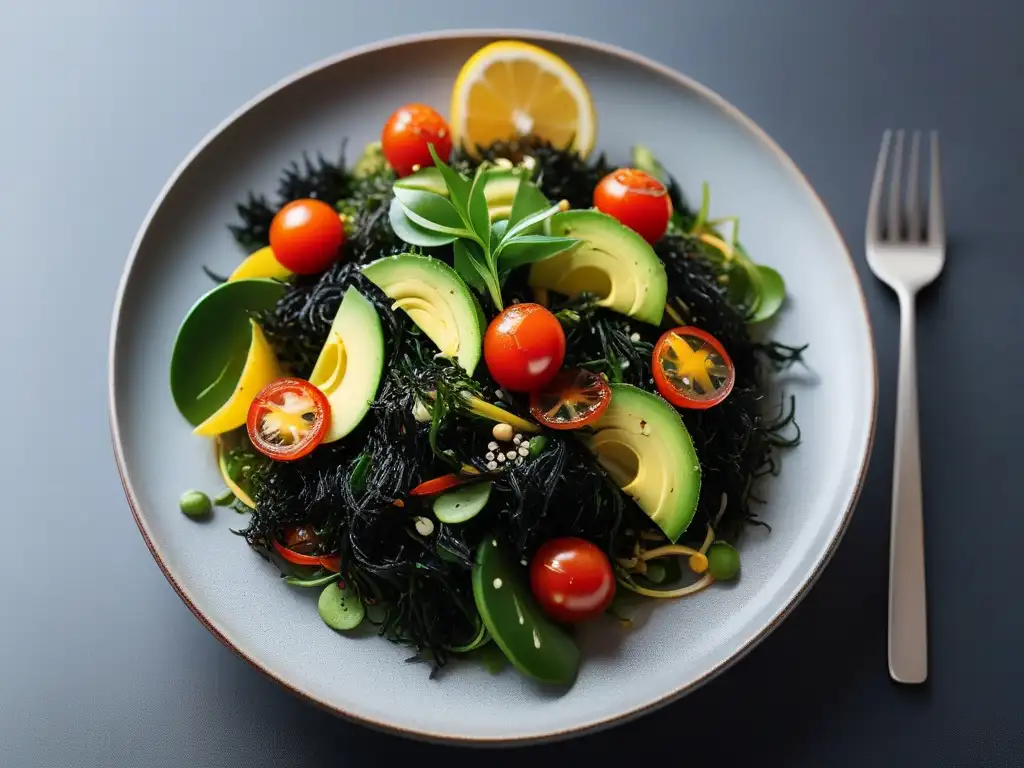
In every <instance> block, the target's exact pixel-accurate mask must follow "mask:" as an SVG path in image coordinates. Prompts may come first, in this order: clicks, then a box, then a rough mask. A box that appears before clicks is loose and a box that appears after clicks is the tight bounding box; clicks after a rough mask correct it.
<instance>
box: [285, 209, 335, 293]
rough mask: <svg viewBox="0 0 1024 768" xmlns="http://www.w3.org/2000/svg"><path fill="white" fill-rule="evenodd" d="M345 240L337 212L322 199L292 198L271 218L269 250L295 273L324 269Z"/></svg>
mask: <svg viewBox="0 0 1024 768" xmlns="http://www.w3.org/2000/svg"><path fill="white" fill-rule="evenodd" d="M344 242H345V227H344V225H343V224H342V221H341V218H340V217H339V216H338V212H337V211H336V210H334V209H333V208H332V207H331V206H329V205H328V204H327V203H325V202H323V201H322V200H294V201H293V202H290V203H288V204H287V205H286V206H284V207H283V208H282V209H281V210H280V211H278V212H277V214H276V215H275V216H274V219H273V220H272V221H271V222H270V250H272V251H273V252H274V258H275V259H277V261H278V262H279V263H280V264H281V266H282V267H284V268H285V269H290V270H291V271H292V272H294V273H295V274H297V275H312V274H315V273H317V272H323V271H324V270H325V269H327V268H328V267H329V266H331V264H333V263H334V262H335V261H336V260H337V258H338V254H339V252H340V250H341V246H342V244H343V243H344Z"/></svg>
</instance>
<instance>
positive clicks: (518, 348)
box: [484, 304, 565, 392]
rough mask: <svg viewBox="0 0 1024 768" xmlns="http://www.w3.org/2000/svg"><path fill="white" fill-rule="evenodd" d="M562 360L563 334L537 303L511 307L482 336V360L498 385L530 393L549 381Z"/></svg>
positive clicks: (559, 325)
mask: <svg viewBox="0 0 1024 768" xmlns="http://www.w3.org/2000/svg"><path fill="white" fill-rule="evenodd" d="M564 359H565V331H563V330H562V324H561V323H559V322H558V318H556V317H555V316H554V315H553V314H551V312H549V311H548V310H547V309H545V308H544V307H542V306H541V305H540V304H513V305H512V306H511V307H508V308H507V309H506V310H505V311H503V312H502V313H501V314H500V315H498V316H497V317H496V318H494V319H493V320H492V321H491V324H490V325H489V326H488V327H487V333H485V334H484V360H486V361H487V370H489V371H490V372H491V376H492V377H493V378H494V380H495V381H496V382H498V384H499V385H501V386H502V387H504V388H505V389H508V390H511V391H513V392H532V391H534V390H537V389H540V388H541V387H543V386H544V385H545V384H547V383H548V382H549V381H551V380H552V379H553V378H554V377H555V375H556V374H557V373H558V369H559V368H561V367H562V361H563V360H564Z"/></svg>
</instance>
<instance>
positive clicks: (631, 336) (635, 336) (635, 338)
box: [629, 331, 640, 341]
mask: <svg viewBox="0 0 1024 768" xmlns="http://www.w3.org/2000/svg"><path fill="white" fill-rule="evenodd" d="M629 340H630V341H640V334H639V333H637V332H636V331H633V333H631V334H629Z"/></svg>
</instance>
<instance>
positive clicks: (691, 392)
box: [651, 325, 736, 410]
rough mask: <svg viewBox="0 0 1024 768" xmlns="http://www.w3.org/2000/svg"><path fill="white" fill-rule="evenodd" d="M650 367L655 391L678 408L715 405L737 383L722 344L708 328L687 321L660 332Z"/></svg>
mask: <svg viewBox="0 0 1024 768" xmlns="http://www.w3.org/2000/svg"><path fill="white" fill-rule="evenodd" d="M651 369H652V372H653V373H654V383H655V384H657V386H658V391H659V392H661V394H662V395H663V396H664V397H665V399H666V400H668V401H669V402H671V403H673V404H675V405H677V406H679V407H680V408H697V409H701V410H702V409H705V408H710V407H711V406H713V405H718V404H719V403H720V402H722V401H723V400H725V398H727V397H728V396H729V393H730V392H732V388H733V386H734V385H735V384H736V367H735V366H734V365H733V363H732V360H731V359H730V358H729V354H728V353H727V352H726V351H725V347H723V346H722V344H721V342H719V341H718V339H716V338H715V337H714V336H712V335H711V334H710V333H708V332H707V331H702V330H701V329H700V328H694V327H693V326H689V325H688V326H683V327H681V328H673V329H672V330H671V331H666V332H665V333H664V334H662V336H661V338H660V339H658V343H657V344H656V345H655V346H654V356H653V360H652V364H651Z"/></svg>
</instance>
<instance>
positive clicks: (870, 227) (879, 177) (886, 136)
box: [864, 131, 892, 243]
mask: <svg viewBox="0 0 1024 768" xmlns="http://www.w3.org/2000/svg"><path fill="white" fill-rule="evenodd" d="M891 139H892V131H886V132H885V133H883V134H882V146H881V148H880V149H879V150H878V162H877V163H876V164H875V178H874V181H872V182H871V199H870V200H869V201H868V223H867V227H866V230H867V231H866V232H865V234H864V239H865V240H867V241H868V242H869V243H870V242H871V241H872V240H878V239H880V238H881V236H882V228H881V226H880V222H879V216H878V211H879V209H880V208H881V207H882V187H883V186H884V185H885V165H886V161H887V160H888V157H889V141H890V140H891Z"/></svg>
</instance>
